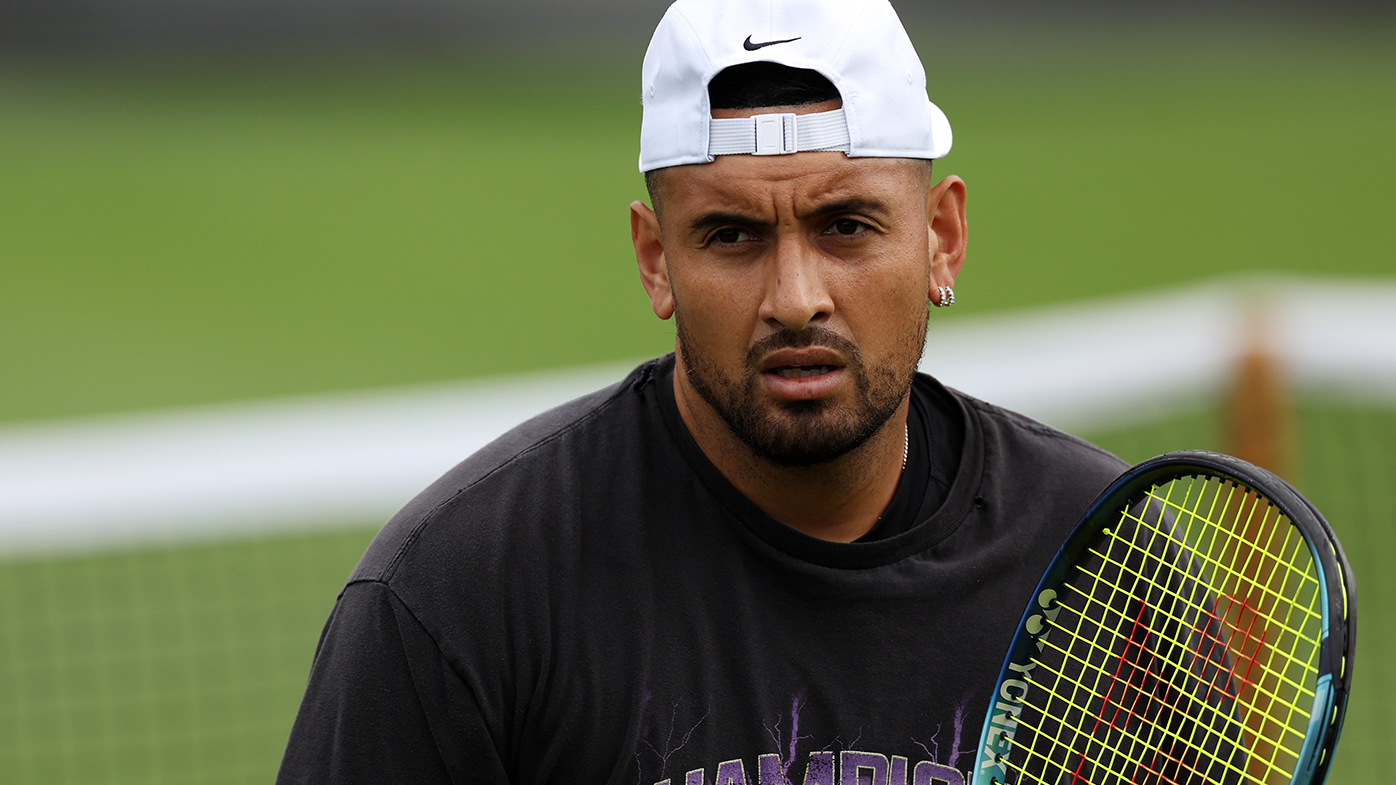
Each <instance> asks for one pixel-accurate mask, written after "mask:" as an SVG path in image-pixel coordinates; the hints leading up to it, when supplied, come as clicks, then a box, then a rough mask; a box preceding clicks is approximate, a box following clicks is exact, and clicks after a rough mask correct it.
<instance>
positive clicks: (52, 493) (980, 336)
mask: <svg viewBox="0 0 1396 785" xmlns="http://www.w3.org/2000/svg"><path fill="white" fill-rule="evenodd" d="M1261 285H1263V286H1264V287H1265V288H1266V289H1267V290H1268V291H1269V292H1270V293H1271V297H1270V299H1269V303H1270V307H1269V309H1268V312H1269V313H1270V314H1271V323H1272V331H1271V334H1270V338H1271V344H1272V347H1273V349H1274V350H1275V351H1276V353H1277V354H1278V355H1279V356H1280V357H1281V358H1282V359H1283V360H1284V361H1285V362H1286V363H1287V365H1288V367H1289V368H1290V371H1291V373H1292V375H1293V376H1294V378H1295V380H1296V381H1297V382H1298V383H1299V384H1302V385H1306V386H1320V387H1327V388H1332V389H1335V390H1339V391H1343V392H1345V393H1348V394H1357V395H1363V396H1367V397H1372V398H1376V399H1379V400H1387V401H1396V285H1394V284H1392V283H1389V282H1380V283H1378V282H1354V283H1349V284H1343V283H1334V282H1331V281H1311V280H1296V279H1244V280H1238V279H1226V280H1222V281H1219V282H1213V283H1211V284H1208V285H1204V286H1198V287H1192V288H1187V289H1181V290H1176V291H1172V292H1168V293H1164V294H1151V295H1145V296H1137V297H1129V298H1121V299H1113V300H1109V301H1102V302H1087V303H1078V304H1072V305H1067V306H1058V307H1053V308H1050V309H1044V310H1040V311H1033V312H1025V313H1018V314H1013V315H1009V316H999V317H985V318H967V319H961V320H958V321H956V322H951V323H949V324H947V325H935V322H934V319H933V320H932V324H933V327H932V329H931V331H930V334H929V338H928V342H927V349H926V357H925V360H924V361H923V363H922V367H923V369H925V370H927V371H928V372H931V373H933V374H934V375H936V376H937V377H938V378H940V379H941V380H942V381H944V382H945V383H946V384H948V385H950V386H953V387H957V388H959V389H961V390H964V391H965V392H968V393H970V394H972V395H975V396H977V397H979V398H983V399H984V400H988V401H992V402H994V403H997V404H1000V405H1003V406H1007V407H1009V408H1012V409H1016V410H1018V411H1021V412H1023V413H1025V414H1028V415H1030V416H1033V417H1036V418H1038V419H1041V420H1044V421H1046V422H1049V423H1052V424H1054V425H1058V426H1060V427H1064V428H1068V429H1079V428H1082V427H1086V426H1091V425H1099V424H1102V423H1107V422H1108V423H1123V422H1127V421H1128V420H1129V419H1130V418H1132V417H1134V418H1137V417H1138V416H1140V415H1139V412H1142V411H1147V412H1150V413H1155V414H1156V413H1157V412H1158V411H1159V410H1160V407H1170V406H1171V407H1174V408H1176V407H1178V406H1181V405H1188V404H1189V403H1190V402H1195V401H1196V400H1198V399H1199V397H1200V396H1202V395H1205V394H1208V393H1210V392H1214V391H1215V390H1217V389H1219V388H1220V386H1221V385H1223V384H1225V383H1226V379H1227V374H1228V373H1229V369H1230V368H1231V367H1232V364H1233V361H1234V358H1235V355H1236V353H1237V351H1238V347H1239V345H1240V343H1241V342H1240V338H1239V336H1241V335H1243V334H1244V332H1245V329H1246V320H1245V313H1246V312H1247V309H1246V307H1245V304H1244V303H1241V302H1238V300H1237V296H1236V293H1237V292H1242V291H1254V290H1256V289H1257V287H1258V286H1261ZM933 316H934V314H933ZM1144 336H1147V338H1145V337H1144ZM633 365H634V363H620V364H608V365H605V366H597V367H592V368H582V369H573V370H565V371H554V372H548V373H538V374H531V375H522V376H514V377H509V378H503V379H494V380H486V381H473V382H462V383H457V384H445V385H433V386H424V387H415V388H408V389H402V390H389V391H378V392H360V393H343V394H336V395H327V396H316V397H306V398H298V399H289V400H277V401H262V402H251V403H242V404H233V405H221V406H207V407H198V408H190V409H185V410H180V411H172V412H159V413H153V414H141V415H129V416H113V417H101V418H87V419H83V420H75V421H71V422H66V423H58V424H40V425H28V426H26V425H17V426H10V427H8V428H4V429H0V553H19V552H30V551H36V550H44V551H46V550H54V549H74V548H77V549H84V548H93V547H107V546H110V545H113V544H117V543H122V542H139V541H145V540H166V539H170V538H179V539H188V538H198V537H207V536H215V535H218V536H221V535H224V534H228V533H235V532H238V531H243V530H256V529H259V528H266V527H283V526H286V525H288V524H297V525H306V524H313V523H343V522H346V521H362V522H365V523H370V522H374V521H379V520H383V519H385V518H386V517H387V516H389V515H391V514H392V513H393V512H394V511H395V510H396V509H397V508H398V507H400V506H401V505H402V504H403V503H405V502H406V501H407V500H408V499H410V498H411V497H412V496H413V495H414V494H415V493H417V492H418V491H419V490H421V489H422V488H423V487H425V486H426V485H427V484H428V483H429V482H431V480H433V479H434V478H436V477H437V476H439V475H440V474H441V473H442V472H444V471H445V470H446V469H448V468H449V467H451V466H452V465H454V464H455V463H457V462H458V461H459V460H461V459H462V458H464V457H465V456H466V455H469V454H470V453H471V452H474V451H475V450H476V449H478V448H479V447H481V446H483V445H484V444H486V443H487V442H489V441H490V440H491V439H493V438H495V437H496V436H498V435H499V434H501V433H503V432H504V431H506V430H507V429H509V428H510V427H512V426H513V425H515V424H517V423H519V422H521V421H523V420H524V419H526V418H528V417H529V416H532V415H533V414H536V413H538V412H541V411H543V410H545V409H548V408H550V407H552V406H555V405H557V404H560V403H563V402H565V401H567V400H570V399H572V398H575V397H577V396H579V395H583V394H585V393H587V392H590V391H592V390H595V389H599V388H601V387H604V386H606V385H608V384H610V383H612V382H614V381H616V380H618V379H619V378H621V377H622V376H623V375H624V374H625V373H626V372H628V371H629V369H630V368H631V367H633Z"/></svg>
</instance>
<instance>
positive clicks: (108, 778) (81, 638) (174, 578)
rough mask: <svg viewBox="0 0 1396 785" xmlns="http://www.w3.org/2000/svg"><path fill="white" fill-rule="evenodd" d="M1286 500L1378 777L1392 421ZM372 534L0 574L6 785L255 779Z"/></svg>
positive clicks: (43, 562)
mask: <svg viewBox="0 0 1396 785" xmlns="http://www.w3.org/2000/svg"><path fill="white" fill-rule="evenodd" d="M1221 430H1222V429H1221V427H1220V424H1219V420H1218V418H1217V416H1216V415H1215V413H1213V412H1201V413H1194V414H1190V415H1186V416H1179V417H1174V418H1170V419H1164V420H1159V421H1157V422H1155V423H1150V424H1146V425H1144V426H1141V427H1136V428H1130V429H1127V430H1117V431H1112V432H1101V433H1091V434H1086V435H1087V436H1090V437H1091V438H1092V439H1093V440H1095V441H1096V442H1097V443H1099V444H1101V445H1103V446H1105V447H1107V448H1109V449H1111V450H1113V451H1115V452H1116V453H1117V454H1119V455H1120V456H1121V457H1124V458H1125V459H1127V460H1130V461H1138V460H1142V459H1144V458H1146V457H1149V456H1151V455H1155V454H1157V453H1160V452H1165V451H1168V450H1173V449H1182V448H1185V447H1187V448H1197V447H1209V448H1213V449H1222V448H1224V447H1225V444H1224V442H1223V441H1222V438H1221ZM1298 438H1299V443H1300V444H1301V445H1304V447H1303V449H1302V450H1300V456H1301V462H1300V464H1299V465H1298V467H1297V469H1296V472H1297V474H1298V476H1300V477H1301V478H1302V479H1301V482H1300V483H1299V485H1300V487H1301V489H1302V490H1304V491H1305V493H1306V494H1308V495H1309V496H1310V498H1312V499H1313V501H1314V502H1315V503H1316V504H1317V505H1318V506H1319V507H1320V509H1323V510H1324V512H1325V514H1326V516H1327V517H1328V519H1329V521H1330V522H1331V523H1332V524H1333V526H1334V528H1335V530H1336V531H1337V532H1338V534H1339V536H1340V537H1341V538H1342V540H1343V543H1344V546H1345V548H1346V550H1347V553H1348V556H1349V558H1350V559H1351V561H1352V565H1353V568H1354V571H1355V573H1356V575H1357V576H1358V619H1359V635H1358V654H1357V658H1356V667H1357V670H1356V674H1357V677H1356V685H1357V689H1356V692H1355V694H1354V696H1353V699H1352V703H1351V706H1350V708H1349V711H1348V720H1347V723H1346V726H1345V730H1344V734H1343V744H1342V747H1341V749H1340V751H1339V754H1338V757H1337V760H1336V762H1335V769H1334V772H1333V776H1332V777H1331V778H1330V779H1329V782H1332V783H1349V782H1376V781H1381V780H1382V777H1383V773H1384V764H1383V761H1384V760H1385V754H1384V753H1385V751H1384V750H1383V749H1382V747H1381V745H1382V744H1383V743H1384V739H1386V738H1388V736H1389V734H1390V731H1391V729H1392V725H1393V724H1392V722H1391V720H1390V718H1389V717H1388V716H1387V715H1386V713H1385V706H1386V705H1387V704H1388V703H1389V702H1390V701H1391V700H1392V699H1393V697H1394V696H1392V695H1391V689H1390V688H1389V687H1387V686H1386V685H1385V682H1383V681H1382V680H1381V678H1380V673H1381V670H1382V666H1383V664H1384V663H1385V662H1386V661H1387V660H1389V655H1388V654H1387V652H1389V651H1390V648H1391V646H1392V645H1396V642H1393V641H1391V640H1389V639H1390V637H1391V619H1392V617H1393V614H1396V581H1393V580H1392V578H1391V576H1390V574H1389V573H1388V572H1387V569H1388V567H1387V564H1386V562H1387V561H1388V559H1389V556H1390V554H1392V553H1396V532H1393V530H1392V527H1391V525H1390V516H1389V514H1388V513H1387V512H1386V510H1385V507H1384V506H1382V505H1378V504H1377V496H1376V493H1375V492H1374V489H1381V488H1387V487H1391V486H1392V485H1393V484H1394V483H1396V447H1393V445H1396V410H1393V409H1390V408H1374V407H1355V406H1350V405H1339V404H1334V403H1331V402H1329V403H1324V402H1318V401H1310V402H1308V403H1307V404H1306V405H1305V406H1304V407H1303V408H1302V409H1301V414H1300V417H1299V421H1298ZM371 535H372V529H371V528H360V527H351V528H346V529H344V530H340V531H319V532H309V533H288V534H284V535H279V536H275V537H268V538H263V539H256V540H245V541H243V540H236V541H229V542H225V543H212V544H208V543H204V544H197V545H177V544H171V545H168V546H165V547H159V548H144V549H138V550H127V551H119V552H114V553H104V554H95V555H81V556H65V557H60V558H47V559H25V560H10V561H0V684H3V685H5V686H4V691H3V692H0V771H4V772H6V776H5V781H6V782H12V783H14V784H15V785H40V784H41V783H42V784H43V785H55V784H58V783H83V784H84V785H88V784H90V783H195V782H197V783H229V784H230V785H231V783H254V782H270V781H271V779H272V777H273V776H274V773H275V770H276V767H277V765H278V763H279V761H280V755H281V750H282V748H283V747H284V745H285V741H286V737H287V734H288V733H289V732H290V726H291V721H292V719H293V718H294V715H295V709H296V706H297V704H298V701H299V698H300V694H301V691H302V689H303V688H304V683H305V677H306V674H307V673H308V671H309V667H310V659H311V655H312V653H313V651H314V647H315V641H316V639H317V635H318V633H319V630H320V627H321V625H322V624H323V623H324V619H325V616H326V615H327V613H328V612H329V609H330V606H331V604H332V603H333V599H334V595H335V593H336V591H337V588H338V586H339V585H340V583H341V582H342V581H343V580H344V578H345V577H346V576H347V575H348V573H349V571H350V569H352V567H353V565H354V563H355V562H356V561H357V559H358V557H359V554H360V553H361V552H362V550H363V548H364V547H365V545H366V544H367V542H368V539H369V538H370V537H371Z"/></svg>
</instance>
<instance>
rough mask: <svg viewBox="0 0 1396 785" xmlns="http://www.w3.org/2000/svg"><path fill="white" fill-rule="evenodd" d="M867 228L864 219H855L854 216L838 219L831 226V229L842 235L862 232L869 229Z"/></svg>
mask: <svg viewBox="0 0 1396 785" xmlns="http://www.w3.org/2000/svg"><path fill="white" fill-rule="evenodd" d="M867 228H868V225H867V224H865V223H863V222H862V221H855V220H853V219H852V218H843V219H840V220H838V221H834V225H833V226H831V227H830V229H831V230H832V231H833V232H834V233H835V234H842V235H853V234H861V233H862V232H864V231H867Z"/></svg>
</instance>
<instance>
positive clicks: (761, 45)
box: [742, 36, 800, 52]
mask: <svg viewBox="0 0 1396 785" xmlns="http://www.w3.org/2000/svg"><path fill="white" fill-rule="evenodd" d="M798 40H800V37H799V36H797V37H795V38H786V39H783V40H780V41H762V42H761V43H759V44H754V43H752V42H751V36H747V37H746V40H745V41H743V42H742V47H743V48H745V49H746V50H747V51H748V52H755V51H756V50H757V49H762V48H764V47H767V46H775V45H776V44H788V43H790V42H791V41H798Z"/></svg>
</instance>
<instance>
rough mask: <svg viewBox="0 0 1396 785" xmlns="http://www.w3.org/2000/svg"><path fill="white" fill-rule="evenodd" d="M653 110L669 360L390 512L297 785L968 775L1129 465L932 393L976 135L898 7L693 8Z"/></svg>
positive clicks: (653, 200)
mask: <svg viewBox="0 0 1396 785" xmlns="http://www.w3.org/2000/svg"><path fill="white" fill-rule="evenodd" d="M928 62H929V63H930V64H931V66H932V67H931V68H930V74H931V77H932V87H933V88H934V85H935V76H936V68H935V67H934V64H935V58H934V57H932V58H931V59H930V60H929V61H928ZM641 89H642V98H643V105H644V114H643V121H642V124H641V129H640V169H641V170H642V171H643V172H644V173H645V175H646V178H647V184H648V190H649V206H646V205H645V204H644V203H641V202H636V203H634V204H633V205H631V208H630V229H631V235H632V238H633V240H634V247H635V256H636V259H637V262H638V267H639V273H640V278H641V280H642V282H643V284H644V289H645V291H646V293H647V294H648V296H649V301H650V306H651V307H652V308H653V310H654V313H655V314H656V315H657V316H658V317H659V318H661V319H670V318H672V319H673V320H674V322H675V326H676V333H677V336H676V341H675V351H674V353H673V354H670V355H668V356H665V357H660V358H658V359H655V360H652V361H650V362H647V363H645V364H643V365H641V366H640V367H638V368H636V369H635V370H634V371H633V372H632V373H631V374H630V375H629V376H628V377H626V378H625V379H623V380H621V381H619V382H618V383H617V384H615V385H614V386H612V387H609V388H607V389H604V390H601V391H599V392H597V393H594V394H592V395H589V396H587V397H585V398H581V399H579V400H576V401H574V402H572V403H569V404H567V405H565V406H562V407H561V408H559V409H556V410H554V411H551V412H548V413H546V414H544V415H542V416H540V417H538V418H536V419H534V420H531V421H529V422H527V423H525V424H523V425H521V426H519V427H518V428H516V429H515V430H513V431H512V432H510V433H508V434H507V435H505V436H504V437H502V438H500V439H499V440H498V441H496V442H494V443H493V444H491V445H489V446H488V447H486V448H484V449H483V450H481V451H480V452H478V453H476V454H475V455H473V456H471V457H469V458H468V459H466V460H465V461H464V462H463V463H461V464H460V465H459V466H457V467H456V468H454V469H452V470H451V471H450V472H448V473H447V474H446V475H445V476H444V477H442V478H441V479H440V480H438V481H437V482H436V483H435V484H433V485H432V486H431V487H429V488H428V489H427V490H426V491H425V492H423V493H422V494H421V495H420V496H418V497H417V498H416V499H415V500H414V501H412V502H411V503H410V504H408V506H407V507H406V508H405V509H403V510H402V512H400V513H399V514H398V515H397V516H396V517H394V518H393V519H392V520H391V521H390V522H389V523H388V524H387V526H386V527H385V528H384V529H383V531H382V532H381V533H380V534H379V535H378V537H377V539H376V540H375V541H374V543H373V545H372V546H371V547H370V548H369V550H368V552H367V554H366V555H365V556H364V557H363V560H362V562H361V563H360V564H359V566H358V567H357V569H356V570H355V571H354V573H353V574H352V576H351V577H350V578H349V580H348V583H347V584H346V585H345V587H344V589H343V592H342V593H341V595H340V597H339V601H338V604H337V605H336V607H335V609H334V612H333V614H332V615H331V616H330V619H329V622H328V623H327V625H326V627H325V630H324V634H323V637H322V639H321V641H320V645H319V648H318V650H317V652H316V655H315V661H314V666H313V669H312V671H311V675H310V681H309V685H308V687H307V690H306V693H305V698H304V702H303V703H302V705H301V709H300V714H299V716H298V717H297V719H296V722H295V727H294V729H293V731H292V733H291V738H290V743H289V745H288V747H287V750H286V754H285V758H284V761H283V764H282V768H281V774H280V780H279V781H280V782H282V783H302V782H334V783H390V782H411V783H446V782H454V783H569V784H572V785H575V784H576V783H616V784H620V783H624V785H659V784H662V785H679V784H680V783H683V785H707V784H710V783H711V784H714V785H785V783H805V784H806V785H835V783H844V784H847V785H853V784H854V783H863V782H872V783H883V784H886V785H907V784H908V783H914V784H915V785H930V783H951V784H952V785H954V784H956V783H961V782H962V780H963V775H964V770H965V769H966V768H967V767H969V766H970V765H972V763H971V762H972V761H973V760H974V752H975V750H974V748H975V746H976V742H977V739H976V735H977V733H978V729H979V724H980V720H981V718H982V717H983V716H984V712H985V710H986V709H987V708H988V707H989V706H991V705H993V702H994V701H996V700H998V699H999V698H998V696H995V695H993V694H990V693H991V690H992V688H993V685H994V683H995V680H996V676H997V671H998V668H999V666H1000V663H1001V661H1002V657H1003V654H1004V651H1005V649H1006V648H1007V644H1008V642H1009V638H1010V637H1011V635H1012V632H1013V629H1014V627H1015V626H1016V622H1017V620H1018V616H1019V614H1020V613H1021V611H1022V609H1023V608H1024V607H1025V605H1026V604H1027V601H1028V600H1029V598H1030V594H1031V592H1032V589H1033V587H1034V585H1035V584H1036V581H1037V579H1038V577H1039V575H1040V574H1041V572H1042V570H1043V568H1044V567H1045V566H1046V565H1047V563H1048V561H1049V560H1050V559H1051V556H1052V554H1053V553H1054V552H1055V550H1056V548H1057V546H1058V545H1059V544H1060V542H1061V541H1062V540H1063V539H1064V537H1065V536H1066V534H1067V533H1068V532H1069V531H1070V529H1071V527H1072V526H1073V525H1074V524H1075V522H1076V521H1077V519H1078V517H1079V516H1080V514H1081V512H1082V511H1083V510H1084V509H1085V508H1086V506H1087V505H1088V504H1089V502H1090V501H1091V500H1092V498H1093V497H1094V496H1095V494H1096V493H1097V492H1098V491H1099V490H1100V489H1101V488H1103V487H1104V486H1105V485H1106V484H1107V483H1108V482H1109V481H1110V480H1112V479H1113V478H1114V477H1115V476H1116V475H1118V474H1119V473H1120V471H1121V470H1122V469H1123V464H1121V463H1120V462H1119V461H1118V460H1117V459H1115V458H1114V457H1112V456H1110V455H1109V454H1107V453H1105V452H1103V451H1101V450H1099V449H1097V448H1095V447H1092V446H1091V445H1089V444H1086V443H1084V442H1081V441H1079V440H1077V439H1075V438H1072V437H1070V436H1067V435H1064V434H1062V433H1060V432H1057V431H1055V430H1052V429H1051V428H1049V427H1046V426H1044V425H1042V424H1040V423H1037V422H1034V421H1032V420H1029V419H1027V418H1025V417H1022V416H1020V415H1017V414H1014V413H1011V412H1008V411H1005V410H1003V409H1000V408H997V407H995V406H992V405H990V404H987V403H984V402H981V401H978V400H976V399H974V398H972V397H970V396H968V395H966V394H963V393H960V392H957V391H955V390H950V389H947V388H945V387H944V386H942V385H941V384H939V383H938V382H937V381H936V380H935V379H933V378H931V377H929V376H925V375H919V374H918V373H917V370H916V369H917V365H918V362H919V360H920V357H921V354H922V350H923V345H924V343H925V338H926V327H927V319H928V315H929V314H930V313H932V312H933V311H932V309H933V308H935V307H937V306H941V307H944V306H949V305H951V304H952V303H953V302H954V288H953V287H954V285H955V281H956V277H957V276H958V274H959V273H960V270H961V267H962V265H963V263H964V259H965V246H966V220H965V184H964V183H963V182H962V181H961V180H960V179H959V178H956V177H953V176H952V177H945V178H944V179H941V180H939V181H937V180H935V179H934V178H933V176H932V171H931V161H932V160H933V159H937V158H940V157H941V156H943V155H945V153H946V152H947V151H949V149H950V141H951V139H950V125H949V123H948V122H947V121H946V118H945V116H944V114H942V112H941V111H940V109H938V108H937V107H936V106H935V105H934V104H932V103H931V102H930V100H929V99H928V95H927V81H926V71H925V70H924V69H923V65H922V61H921V59H919V58H918V56H917V54H916V52H915V51H914V50H913V48H912V45H911V43H910V41H909V40H908V37H907V34H906V32H905V31H904V30H903V28H902V25H901V23H900V22H899V20H898V18H897V16H896V14H895V12H894V11H893V9H892V8H891V6H890V5H888V3H887V1H886V0H679V2H677V3H675V4H674V5H673V6H672V7H671V8H670V9H669V10H668V13H667V14H666V15H665V16H664V18H663V19H662V20H661V21H660V23H659V26H658V29H657V30H656V31H655V33H654V37H653V40H652V42H651V44H650V47H649V50H648V53H647V54H646V56H645V60H644V65H643V78H642V82H641ZM558 143H559V144H565V143H566V141H565V135H563V134H560V135H559V137H558ZM581 154H584V153H581ZM1033 383H1034V382H1033V379H1030V378H1024V379H1023V384H1033Z"/></svg>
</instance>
